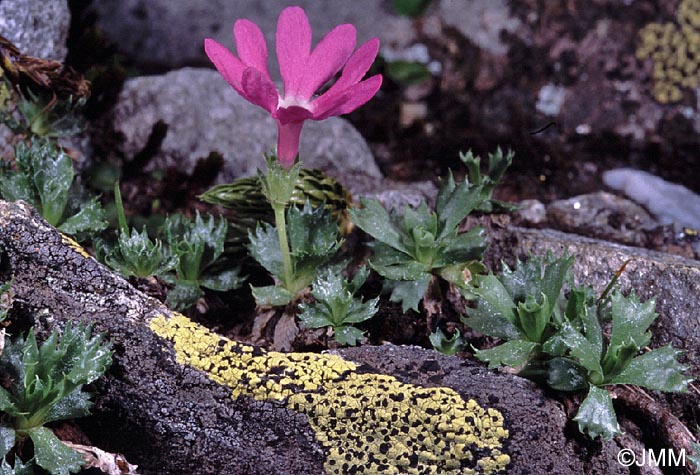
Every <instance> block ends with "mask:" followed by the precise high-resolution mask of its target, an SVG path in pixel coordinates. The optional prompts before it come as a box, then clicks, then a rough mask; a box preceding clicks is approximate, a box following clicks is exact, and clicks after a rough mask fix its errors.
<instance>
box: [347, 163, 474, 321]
mask: <svg viewBox="0 0 700 475" xmlns="http://www.w3.org/2000/svg"><path fill="white" fill-rule="evenodd" d="M481 195H482V191H481V187H480V186H471V185H470V184H469V183H468V182H466V181H465V182H463V183H460V184H456V183H455V181H454V179H453V177H452V175H451V174H450V176H449V178H448V179H447V181H446V182H445V183H443V186H442V187H441V188H440V192H439V194H438V197H437V201H436V204H435V211H434V212H433V211H430V210H429V209H428V206H427V205H426V204H425V202H423V203H421V204H420V205H419V206H418V207H417V208H415V209H413V208H411V207H406V209H405V211H404V213H403V215H399V214H398V213H396V212H392V213H391V214H390V213H388V212H387V211H386V210H385V209H384V207H383V206H382V205H381V204H380V203H379V202H378V201H377V200H366V199H365V200H362V208H360V209H354V210H352V211H351V219H352V221H353V222H354V223H355V224H356V225H357V226H358V227H360V229H362V230H363V231H365V232H366V233H367V234H369V235H370V236H372V237H373V238H374V239H375V240H376V242H375V243H374V244H373V246H374V255H373V256H372V260H371V262H370V265H371V266H372V268H373V269H374V270H375V271H377V272H378V273H379V274H380V275H381V276H382V277H384V278H385V279H389V280H390V281H391V282H390V285H391V287H393V290H392V293H391V297H390V298H391V301H393V302H401V303H402V306H403V310H404V311H406V310H408V309H409V308H412V309H414V310H417V309H418V304H419V303H420V301H421V300H422V299H423V296H424V295H425V292H426V291H427V289H428V285H429V283H430V280H431V278H432V276H433V275H439V276H442V277H443V278H445V279H446V280H448V281H449V282H451V283H453V284H455V285H458V286H464V281H465V280H468V279H465V276H466V277H469V276H471V275H472V274H474V273H476V272H480V271H481V270H482V269H483V266H482V264H481V263H480V262H479V259H481V257H482V255H483V252H484V250H485V249H486V241H485V239H484V232H483V229H482V228H479V227H477V228H473V229H471V230H469V231H468V232H466V233H463V234H458V232H457V229H458V226H459V223H460V222H461V221H462V220H463V219H464V218H465V217H466V216H467V215H468V214H469V213H470V212H471V211H472V210H474V209H475V208H477V207H478V206H479V204H480V203H481V200H482V198H481Z"/></svg>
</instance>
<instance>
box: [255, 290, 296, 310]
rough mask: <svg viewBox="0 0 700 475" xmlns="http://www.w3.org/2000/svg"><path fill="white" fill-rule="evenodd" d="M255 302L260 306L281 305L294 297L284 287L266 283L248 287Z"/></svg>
mask: <svg viewBox="0 0 700 475" xmlns="http://www.w3.org/2000/svg"><path fill="white" fill-rule="evenodd" d="M250 290H251V291H252V292H253V298H254V299H255V303H256V304H257V305H258V306H260V307H281V306H283V305H287V304H288V303H289V302H291V301H292V299H293V298H294V294H293V293H291V292H290V291H289V290H287V289H285V288H284V287H279V286H276V285H268V286H266V287H253V286H251V287H250Z"/></svg>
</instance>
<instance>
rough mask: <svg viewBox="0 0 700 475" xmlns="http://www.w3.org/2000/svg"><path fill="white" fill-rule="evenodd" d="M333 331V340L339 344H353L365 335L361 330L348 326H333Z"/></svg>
mask: <svg viewBox="0 0 700 475" xmlns="http://www.w3.org/2000/svg"><path fill="white" fill-rule="evenodd" d="M333 332H334V335H335V341H337V342H338V343H339V344H341V345H349V346H355V345H357V342H358V341H360V340H362V338H364V336H365V335H364V333H363V332H362V330H360V329H358V328H355V327H350V326H347V327H346V326H342V327H335V328H334V329H333Z"/></svg>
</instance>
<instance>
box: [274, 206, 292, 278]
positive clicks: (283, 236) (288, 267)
mask: <svg viewBox="0 0 700 475" xmlns="http://www.w3.org/2000/svg"><path fill="white" fill-rule="evenodd" d="M272 209H273V210H275V226H276V227H277V236H278V238H279V241H280V250H281V251H282V265H283V267H284V279H283V280H284V282H283V284H284V287H285V288H287V289H289V285H290V284H291V283H292V277H293V275H294V274H293V269H292V254H291V252H290V251H289V241H288V240H287V220H286V217H285V213H284V211H285V204H284V203H272Z"/></svg>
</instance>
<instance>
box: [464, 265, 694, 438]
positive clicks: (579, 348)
mask: <svg viewBox="0 0 700 475" xmlns="http://www.w3.org/2000/svg"><path fill="white" fill-rule="evenodd" d="M572 263H573V259H572V258H561V259H553V258H551V257H548V258H547V259H546V261H545V262H544V263H543V262H542V261H541V260H539V259H531V260H530V261H528V262H527V263H518V266H517V267H516V269H515V270H514V271H511V270H510V269H508V268H507V267H506V268H505V271H504V273H503V275H502V276H501V278H500V279H499V278H496V277H494V276H493V275H488V276H477V277H476V278H475V279H474V281H473V282H472V284H473V286H474V289H473V290H472V292H473V293H474V294H475V295H476V296H477V299H476V300H477V307H476V308H475V309H468V311H467V313H468V315H469V317H468V318H466V319H465V320H464V321H465V323H466V324H468V325H470V326H471V327H472V328H474V329H476V330H478V331H480V332H481V333H484V334H486V335H490V336H495V337H498V338H501V339H504V340H506V342H505V343H503V344H501V345H499V346H497V347H495V348H492V349H489V350H483V351H477V353H476V356H477V358H479V359H481V360H483V361H487V362H488V363H489V366H490V367H495V366H500V365H506V366H511V367H514V368H518V369H520V375H521V376H525V377H528V378H530V379H533V380H535V381H539V382H541V383H544V384H547V385H549V386H550V387H552V388H553V389H556V390H560V391H580V390H587V396H586V398H585V399H584V400H583V402H582V403H581V406H580V407H579V411H578V414H577V415H576V416H575V417H574V420H575V421H577V422H578V426H579V430H580V431H581V432H583V433H587V434H589V435H590V436H591V437H592V438H596V437H598V436H601V437H602V438H603V439H605V440H609V439H611V438H612V437H614V436H615V435H618V434H620V428H619V425H618V422H617V416H616V414H615V410H614V409H613V406H612V400H611V398H610V394H609V393H608V391H606V390H605V389H604V387H605V386H609V385H613V384H633V385H637V386H643V387H646V388H649V389H653V390H658V391H668V392H684V391H686V390H687V386H688V383H689V382H690V381H692V379H690V378H687V377H685V376H684V375H683V372H684V371H685V370H686V367H685V366H684V365H682V364H680V363H679V362H678V360H677V358H678V356H679V354H680V351H678V350H675V349H674V348H672V347H671V346H670V345H668V346H664V347H662V348H657V349H654V350H651V351H645V352H642V351H643V350H644V348H645V347H646V346H647V345H648V344H649V342H650V340H651V333H650V332H648V331H647V329H648V328H649V326H650V325H651V323H652V322H653V321H654V320H655V319H656V317H657V316H658V315H657V314H656V312H655V311H654V306H655V302H654V300H653V299H650V300H648V301H647V302H645V303H641V302H640V301H639V299H638V298H637V296H636V295H635V294H634V293H632V294H630V295H629V296H628V297H625V296H623V295H622V294H621V293H620V292H618V291H612V289H613V287H614V284H615V282H616V280H617V277H618V276H619V275H616V277H615V278H614V279H613V280H612V282H611V283H610V285H608V287H607V288H606V289H605V291H604V292H603V294H602V295H601V296H600V297H599V298H596V297H595V293H594V291H593V289H592V288H590V287H573V285H572V286H571V287H572V289H571V290H570V291H569V295H568V297H566V296H565V295H564V292H563V290H564V282H565V281H566V280H568V279H569V278H570V277H569V276H570V272H569V271H570V268H571V265H572ZM611 291H612V292H611ZM608 323H610V326H611V329H612V332H611V334H610V336H609V337H607V336H606V335H605V334H604V332H603V327H604V325H606V324H608ZM640 352H642V353H641V354H640Z"/></svg>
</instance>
